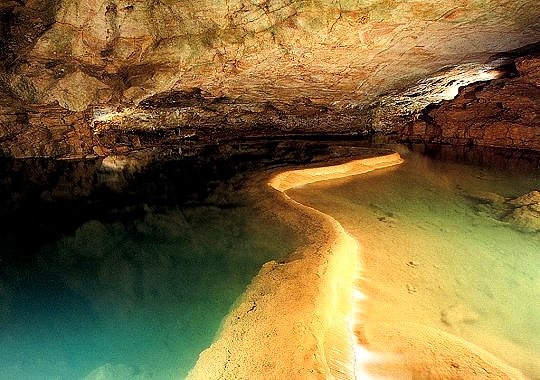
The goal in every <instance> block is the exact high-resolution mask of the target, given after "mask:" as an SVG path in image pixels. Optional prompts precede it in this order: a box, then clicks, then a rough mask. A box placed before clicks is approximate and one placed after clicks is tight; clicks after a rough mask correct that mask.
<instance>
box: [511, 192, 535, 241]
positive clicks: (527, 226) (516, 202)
mask: <svg viewBox="0 0 540 380" xmlns="http://www.w3.org/2000/svg"><path fill="white" fill-rule="evenodd" d="M508 203H509V204H510V205H512V206H513V207H515V209H514V210H513V211H512V212H511V213H510V214H509V215H508V216H507V217H506V220H507V221H508V222H510V223H511V224H513V225H515V226H517V227H518V228H519V229H521V230H524V231H527V232H540V191H538V190H534V191H531V192H530V193H527V194H525V195H522V196H521V197H518V198H516V199H513V200H511V201H509V202H508Z"/></svg>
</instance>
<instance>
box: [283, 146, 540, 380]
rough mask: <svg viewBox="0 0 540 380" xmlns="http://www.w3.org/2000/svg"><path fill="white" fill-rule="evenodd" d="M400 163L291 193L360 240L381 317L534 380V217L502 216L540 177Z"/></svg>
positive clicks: (539, 236)
mask: <svg viewBox="0 0 540 380" xmlns="http://www.w3.org/2000/svg"><path fill="white" fill-rule="evenodd" d="M406 160H407V161H406V163H404V164H403V165H401V166H398V167H394V168H389V169H384V170H380V171H376V172H373V173H369V174H366V175H361V176H359V177H357V178H355V179H352V180H350V179H349V180H338V181H331V182H328V183H319V184H313V185H310V186H307V187H305V188H302V189H297V190H294V191H293V192H291V195H292V196H293V197H294V199H296V200H298V201H300V202H302V203H307V204H309V205H311V206H313V207H315V208H317V209H319V210H321V211H323V212H325V213H328V214H330V215H332V216H334V217H335V218H336V219H338V220H339V221H340V222H341V223H342V224H343V226H344V227H345V229H346V230H348V231H351V232H352V233H353V235H355V236H356V237H357V238H358V239H359V240H360V243H361V245H362V247H363V252H364V256H365V261H366V263H365V264H366V273H365V274H366V277H367V279H366V281H369V282H370V286H371V287H372V288H378V289H379V292H380V293H378V294H379V295H380V298H379V299H374V300H371V301H370V302H372V304H373V307H372V311H373V312H374V313H375V314H376V313H377V312H380V314H379V315H378V317H380V318H381V319H382V320H384V319H388V320H390V319H392V318H394V319H395V318H398V319H400V320H404V321H405V320H413V321H415V322H419V323H423V324H426V325H430V326H433V327H436V328H440V329H442V330H445V331H448V332H450V333H452V334H455V335H458V336H461V337H463V338H464V339H466V340H468V341H471V342H473V343H475V344H477V345H479V346H480V347H482V348H484V349H486V350H487V351H490V352H491V353H493V354H495V355H496V356H498V357H500V358H502V359H503V360H504V361H506V362H508V363H509V364H511V365H513V366H515V367H517V368H520V369H521V370H523V371H524V373H526V374H527V375H529V376H532V377H533V378H538V379H540V364H539V362H538V358H539V357H540V303H539V302H540V301H539V300H540V220H538V217H539V214H534V213H533V214H530V216H531V218H532V219H531V220H532V221H533V222H534V219H535V218H536V225H537V226H538V228H539V229H538V230H535V229H534V228H531V226H530V225H527V223H525V224H522V225H520V224H518V223H516V222H515V220H514V219H513V218H512V217H511V215H512V211H513V210H515V208H516V206H515V205H513V204H512V202H511V200H512V199H513V198H516V197H519V196H521V195H523V194H526V193H529V192H530V191H532V190H535V189H540V173H539V172H538V171H536V172H534V171H531V172H528V173H523V172H521V173H519V172H511V171H500V170H495V169H486V168H480V167H474V166H466V165H460V164H452V163H442V162H437V161H431V160H428V159H426V158H423V157H419V156H416V155H409V156H407V157H406ZM537 207H538V211H540V205H538V206H537ZM379 272H380V273H382V275H380V276H379V274H378V273H379ZM385 276H386V277H385ZM388 287H390V288H395V289H393V290H390V293H389V290H388ZM393 291H395V292H396V293H395V294H396V298H389V296H388V297H386V295H390V294H391V292H393ZM385 297H386V298H385ZM394 302H397V304H393V303H394ZM367 318H369V316H367Z"/></svg>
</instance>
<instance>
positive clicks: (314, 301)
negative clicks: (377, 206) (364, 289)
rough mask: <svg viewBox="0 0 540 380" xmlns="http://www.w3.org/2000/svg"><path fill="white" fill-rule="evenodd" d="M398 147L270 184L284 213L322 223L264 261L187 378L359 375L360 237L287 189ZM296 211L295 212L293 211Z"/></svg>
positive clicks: (353, 170)
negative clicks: (281, 258)
mask: <svg viewBox="0 0 540 380" xmlns="http://www.w3.org/2000/svg"><path fill="white" fill-rule="evenodd" d="M401 161H402V160H401V158H400V157H399V155H398V154H390V155H386V156H381V157H376V158H370V159H363V160H355V161H352V162H349V163H346V164H342V165H334V166H330V167H325V168H308V169H301V170H292V171H286V172H284V173H280V174H278V175H276V176H275V177H273V178H272V179H271V180H270V182H269V185H270V186H271V187H273V188H274V189H276V190H278V193H273V194H272V195H271V196H272V197H274V198H275V199H274V200H272V203H273V207H275V208H279V203H280V202H281V203H283V198H285V200H286V201H287V202H288V205H287V206H283V207H284V208H283V209H282V211H281V212H279V214H280V217H282V218H283V219H287V218H291V215H290V214H291V213H294V214H297V215H300V216H301V217H302V221H301V222H300V223H303V225H304V228H305V232H306V233H307V234H312V233H313V232H314V231H315V230H317V231H318V233H317V239H316V241H314V243H313V244H310V245H309V246H308V247H304V248H302V250H301V251H300V252H296V253H295V254H293V255H292V257H291V258H290V260H288V261H286V262H282V263H277V262H274V261H272V262H269V263H266V264H265V265H263V267H262V269H261V270H260V272H259V273H258V274H257V276H256V277H255V278H254V279H253V281H252V283H251V284H250V285H249V287H248V289H247V290H246V292H245V294H244V295H243V296H242V298H241V300H240V301H239V302H238V304H237V305H236V306H235V308H234V309H233V311H232V312H231V313H230V314H229V315H228V316H227V318H226V320H225V322H224V324H223V326H222V329H221V331H220V333H219V336H218V337H217V339H216V340H215V342H214V343H213V344H212V345H211V346H210V347H209V348H208V349H207V350H205V351H204V352H203V353H201V355H200V357H199V360H198V361H197V364H196V365H195V367H194V368H193V370H192V371H191V372H190V374H189V375H188V379H201V380H202V379H204V380H209V379H250V380H255V379H328V378H335V379H352V378H354V377H355V372H356V371H358V370H359V368H360V365H359V363H356V356H355V353H356V352H357V350H355V345H356V337H355V336H354V334H353V333H352V327H353V320H352V318H353V306H354V305H353V300H354V283H355V281H356V276H357V275H358V273H359V270H360V268H359V260H358V244H357V242H356V240H355V239H353V238H352V237H351V236H350V235H349V234H347V233H346V232H345V231H344V230H343V228H342V227H341V225H340V224H339V223H338V222H337V221H336V220H335V219H333V218H331V217H330V216H328V215H325V214H322V213H320V212H318V211H317V210H314V209H312V208H309V207H306V206H304V205H301V204H299V203H297V202H295V201H294V200H292V199H290V198H289V197H288V196H287V195H286V194H285V193H284V192H285V191H286V190H287V189H290V188H292V187H295V186H301V185H305V184H308V183H312V182H317V181H323V180H329V179H334V178H341V177H344V176H351V175H356V174H362V173H366V172H368V171H372V170H375V169H377V168H382V167H387V166H391V165H395V164H398V163H400V162H401ZM292 218H296V217H292Z"/></svg>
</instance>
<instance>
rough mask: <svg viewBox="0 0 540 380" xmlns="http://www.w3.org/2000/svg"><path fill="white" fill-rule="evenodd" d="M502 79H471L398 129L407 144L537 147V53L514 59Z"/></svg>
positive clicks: (539, 123) (539, 135)
mask: <svg viewBox="0 0 540 380" xmlns="http://www.w3.org/2000/svg"><path fill="white" fill-rule="evenodd" d="M515 67H516V70H517V72H516V73H514V74H513V75H512V76H510V77H507V78H501V79H496V80H493V81H490V82H484V83H476V84H472V85H470V86H467V87H464V88H462V89H461V91H460V93H459V95H458V96H457V97H456V98H455V99H453V100H450V101H445V102H443V103H442V104H440V105H439V106H435V107H431V108H428V109H426V111H425V112H424V114H423V115H422V117H421V118H420V119H419V120H417V121H415V122H413V123H411V124H410V125H409V126H407V127H406V128H404V129H402V131H401V133H402V139H404V140H405V141H409V142H436V143H444V144H452V145H469V146H491V147H506V148H516V149H530V150H535V151H540V117H539V115H540V103H539V102H538V99H540V81H539V75H538V72H539V71H540V57H538V56H533V57H528V58H519V59H516V61H515Z"/></svg>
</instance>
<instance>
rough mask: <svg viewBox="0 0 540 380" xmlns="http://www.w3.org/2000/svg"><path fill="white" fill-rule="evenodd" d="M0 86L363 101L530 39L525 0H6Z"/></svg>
mask: <svg viewBox="0 0 540 380" xmlns="http://www.w3.org/2000/svg"><path fill="white" fill-rule="evenodd" d="M0 11H1V13H2V19H3V22H2V24H3V26H2V30H3V32H4V33H3V34H2V35H3V37H2V42H1V43H2V45H3V46H4V47H5V48H6V51H7V54H5V56H3V57H2V63H3V66H4V68H5V74H4V75H3V80H2V81H3V83H4V86H5V87H6V88H7V89H8V90H9V91H10V93H11V94H12V95H14V96H15V97H16V98H19V99H21V100H23V101H25V102H30V103H40V104H49V103H58V104H59V105H60V106H62V107H64V108H67V109H70V110H73V111H82V110H84V109H86V108H88V106H89V105H93V104H100V103H110V102H120V103H137V102H139V101H140V100H142V99H144V98H147V97H148V96H151V95H153V94H156V93H159V92H163V91H169V90H171V89H181V90H186V89H190V88H193V87H196V88H201V89H202V90H203V91H205V92H208V93H209V94H212V95H213V96H222V95H226V96H243V97H245V98H248V99H252V98H255V99H259V98H266V99H278V100H282V99H290V98H297V97H305V98H309V99H312V100H313V101H315V102H317V101H322V102H328V100H329V99H331V100H332V101H334V102H335V101H341V102H350V101H356V102H364V101H367V100H371V99H372V98H373V97H375V96H377V95H378V94H381V93H383V92H385V91H387V90H389V89H391V88H395V87H399V86H405V85H406V84H408V83H411V81H412V80H416V79H418V78H420V77H422V76H425V75H428V74H429V73H431V72H433V71H435V70H438V69H440V68H441V67H443V66H445V65H449V64H456V63H460V62H466V61H469V60H471V59H480V60H481V59H485V58H486V57H488V56H489V55H490V54H493V53H494V52H499V51H506V50H510V49H513V48H517V47H519V46H523V45H525V44H528V43H531V42H536V40H537V39H538V30H539V25H538V17H539V16H540V10H539V9H538V7H537V6H535V4H534V1H528V0H518V1H487V0H483V1H470V0H460V1H449V0H437V1H435V0H429V1H425V0H423V1H413V0H409V1H397V0H356V1H351V0H339V1H335V0H311V1H307V0H258V1H252V2H247V1H244V0H230V1H229V0H227V1H197V2H189V1H176V0H175V1H172V0H160V1H158V0H17V1H7V3H5V4H4V5H2V8H0Z"/></svg>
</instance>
